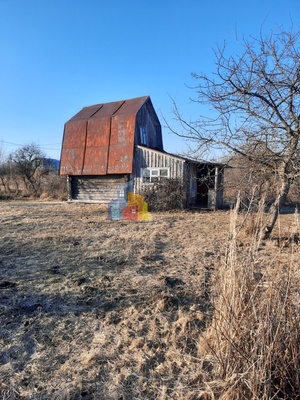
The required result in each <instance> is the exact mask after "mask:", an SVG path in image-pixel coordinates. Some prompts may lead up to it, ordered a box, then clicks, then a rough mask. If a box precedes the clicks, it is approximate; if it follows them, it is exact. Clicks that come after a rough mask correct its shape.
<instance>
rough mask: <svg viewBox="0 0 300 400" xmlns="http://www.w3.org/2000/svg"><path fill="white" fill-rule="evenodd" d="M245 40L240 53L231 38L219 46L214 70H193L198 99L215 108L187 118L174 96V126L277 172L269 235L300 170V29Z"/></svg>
mask: <svg viewBox="0 0 300 400" xmlns="http://www.w3.org/2000/svg"><path fill="white" fill-rule="evenodd" d="M240 44H241V48H242V53H241V54H240V55H238V56H236V55H232V54H228V52H227V47H226V44H224V45H223V46H219V47H217V48H216V49H215V52H214V53H215V72H214V74H212V75H206V74H196V73H194V74H193V77H194V78H195V80H196V82H197V83H196V85H195V87H194V88H193V89H194V90H195V93H196V98H195V99H194V101H195V102H198V103H199V105H200V106H203V105H204V106H205V105H207V104H208V105H209V106H210V107H211V114H210V115H204V116H200V117H199V119H198V120H197V121H192V122H190V121H187V120H185V119H184V118H183V117H182V116H181V113H180V111H179V109H178V107H177V105H176V103H175V101H174V102H173V110H174V114H175V117H176V119H177V120H179V121H180V123H181V127H182V131H181V132H178V131H175V130H174V129H172V127H170V126H169V128H170V129H171V130H172V131H173V132H175V133H176V134H178V135H179V136H182V137H184V138H186V139H190V140H192V141H193V142H194V143H195V151H198V150H209V151H211V150H212V149H217V150H220V149H223V150H224V149H225V150H227V151H228V152H229V153H234V154H237V155H239V156H242V157H243V158H244V159H245V160H247V162H249V163H253V164H256V165H257V167H259V168H261V169H262V170H267V171H268V173H270V174H273V175H274V176H276V183H277V185H276V197H275V199H274V201H273V204H272V206H271V207H270V212H269V218H268V220H267V221H266V226H265V238H267V237H269V236H270V234H271V232H272V229H273V227H274V224H275V222H276V219H277V216H278V212H279V210H280V208H281V206H282V205H283V204H284V203H285V201H286V199H287V196H288V194H289V190H290V187H291V184H292V183H293V181H294V180H295V179H296V178H297V177H298V176H299V171H300V168H299V167H300V166H299V161H298V160H299V157H298V155H299V133H300V125H299V121H300V62H299V60H300V46H299V44H300V31H299V32H296V33H294V32H293V31H292V30H291V31H284V30H279V31H278V32H271V33H269V34H263V33H261V34H260V36H259V37H258V38H250V39H249V40H247V39H244V40H243V41H242V42H241V43H240ZM205 110H207V109H205Z"/></svg>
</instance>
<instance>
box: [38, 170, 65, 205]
mask: <svg viewBox="0 0 300 400" xmlns="http://www.w3.org/2000/svg"><path fill="white" fill-rule="evenodd" d="M41 189H42V192H41V194H40V198H41V199H46V198H49V199H53V200H67V199H68V194H67V179H66V177H65V176H59V175H57V174H56V173H50V174H49V175H44V176H43V179H42V185H41Z"/></svg>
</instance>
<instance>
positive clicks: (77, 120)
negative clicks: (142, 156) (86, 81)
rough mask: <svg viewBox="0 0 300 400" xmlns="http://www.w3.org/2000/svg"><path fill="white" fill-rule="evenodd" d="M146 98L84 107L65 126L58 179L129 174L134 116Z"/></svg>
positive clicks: (132, 149) (148, 99)
mask: <svg viewBox="0 0 300 400" xmlns="http://www.w3.org/2000/svg"><path fill="white" fill-rule="evenodd" d="M147 101H149V102H151V101H150V97H149V96H143V97H138V98H134V99H129V100H121V101H115V102H111V103H105V104H96V105H93V106H89V107H84V108H83V109H82V110H81V111H79V112H78V113H77V114H76V115H74V116H73V117H72V118H71V119H70V120H69V121H68V122H66V124H65V129H64V137H63V143H62V151H61V161H60V174H61V175H106V174H128V173H131V172H132V160H133V152H134V135H135V125H136V114H137V112H138V111H139V110H140V108H141V107H142V106H143V105H144V104H145V103H146V102H147Z"/></svg>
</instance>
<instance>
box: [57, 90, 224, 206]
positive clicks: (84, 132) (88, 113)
mask: <svg viewBox="0 0 300 400" xmlns="http://www.w3.org/2000/svg"><path fill="white" fill-rule="evenodd" d="M60 175H66V176H67V180H68V193H69V200H73V201H83V202H98V203H109V202H110V201H111V200H113V199H115V198H117V197H118V194H120V191H121V192H122V190H123V189H124V188H126V190H130V191H132V192H134V193H142V192H143V189H144V188H145V185H154V184H155V183H156V182H159V181H161V180H164V179H177V180H180V181H181V182H183V183H184V184H185V187H186V189H187V190H186V204H185V205H186V206H187V207H203V208H210V209H216V208H220V207H221V206H222V182H223V166H222V165H221V164H218V163H210V162H205V161H195V160H191V159H188V158H184V157H180V156H177V155H173V154H170V153H167V152H165V151H164V149H163V141H162V132H161V125H160V122H159V119H158V117H157V115H156V112H155V110H154V108H153V105H152V102H151V100H150V97H149V96H144V97H138V98H134V99H129V100H121V101H115V102H110V103H105V104H97V105H94V106H89V107H84V108H83V109H82V110H81V111H79V112H78V113H77V114H76V115H74V117H72V118H71V119H70V120H69V121H67V122H66V123H65V127H64V135H63V142H62V151H61V161H60Z"/></svg>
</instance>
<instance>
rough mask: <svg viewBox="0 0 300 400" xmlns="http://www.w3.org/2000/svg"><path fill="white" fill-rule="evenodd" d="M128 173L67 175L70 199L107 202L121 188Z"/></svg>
mask: <svg viewBox="0 0 300 400" xmlns="http://www.w3.org/2000/svg"><path fill="white" fill-rule="evenodd" d="M127 181H128V175H105V176H72V177H69V185H70V194H71V199H70V200H77V201H82V202H97V203H103V204H108V203H109V202H110V201H111V200H115V199H116V198H117V197H118V191H120V190H123V188H124V186H125V185H126V183H127Z"/></svg>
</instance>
